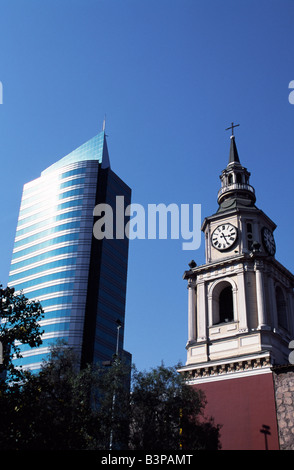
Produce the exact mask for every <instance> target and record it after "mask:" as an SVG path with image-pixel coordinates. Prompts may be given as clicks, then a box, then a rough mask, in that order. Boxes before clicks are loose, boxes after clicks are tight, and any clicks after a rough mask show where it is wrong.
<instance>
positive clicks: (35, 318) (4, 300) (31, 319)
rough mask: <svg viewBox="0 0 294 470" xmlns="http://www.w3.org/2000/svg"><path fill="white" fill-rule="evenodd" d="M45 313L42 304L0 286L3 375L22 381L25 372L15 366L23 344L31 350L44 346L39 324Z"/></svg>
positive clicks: (0, 369)
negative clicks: (20, 378)
mask: <svg viewBox="0 0 294 470" xmlns="http://www.w3.org/2000/svg"><path fill="white" fill-rule="evenodd" d="M43 315H44V312H43V309H42V307H41V304H40V303H39V302H36V301H32V300H28V299H27V298H26V297H25V295H23V294H22V293H20V294H18V295H16V294H15V289H14V288H13V287H6V288H5V289H3V286H2V285H0V342H1V351H2V353H3V354H2V356H3V358H2V359H3V361H2V364H1V365H0V372H2V374H3V372H4V371H5V372H6V374H7V376H8V377H10V378H11V380H15V378H16V377H21V375H22V371H21V369H19V368H16V367H15V366H14V364H13V360H12V359H13V357H14V358H21V357H22V355H21V348H20V344H28V345H29V346H30V347H36V346H40V345H41V344H42V339H41V335H42V331H41V329H40V324H39V322H40V320H41V319H42V318H43Z"/></svg>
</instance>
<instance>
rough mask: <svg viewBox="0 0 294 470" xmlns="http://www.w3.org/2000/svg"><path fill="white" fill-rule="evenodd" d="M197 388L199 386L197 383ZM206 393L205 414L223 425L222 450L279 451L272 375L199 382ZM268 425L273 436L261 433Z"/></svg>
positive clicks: (200, 387) (221, 431)
mask: <svg viewBox="0 0 294 470" xmlns="http://www.w3.org/2000/svg"><path fill="white" fill-rule="evenodd" d="M195 387H196V386H195ZM197 388H199V389H201V390H203V392H204V393H205V395H206V399H207V405H206V407H205V415H206V416H212V417H213V418H214V423H215V424H221V425H222V428H221V430H220V437H221V445H222V449H223V450H266V448H268V449H269V450H278V449H279V441H278V431H277V418H276V407H275V393H274V385H273V377H272V374H269V373H268V374H262V375H254V376H249V377H243V378H238V379H226V380H219V381H215V382H209V383H203V384H199V385H198V386H197ZM263 425H265V426H269V432H270V435H265V434H264V433H262V432H260V431H261V430H262V429H263Z"/></svg>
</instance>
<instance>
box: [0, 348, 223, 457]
mask: <svg viewBox="0 0 294 470" xmlns="http://www.w3.org/2000/svg"><path fill="white" fill-rule="evenodd" d="M130 378H131V393H130ZM204 406H205V398H204V395H203V394H202V392H200V391H197V392H196V391H195V390H194V389H193V388H192V387H191V386H188V385H186V383H185V381H184V379H183V377H182V376H181V375H180V374H179V373H178V372H177V368H176V367H170V368H168V367H164V366H163V365H161V366H159V367H157V368H154V369H152V370H151V371H150V372H138V371H137V369H136V368H135V367H134V368H133V373H132V377H131V375H130V366H129V365H127V364H125V363H123V362H122V361H121V360H119V358H117V357H116V358H114V360H113V361H111V366H110V367H105V366H102V365H97V366H93V365H91V366H90V365H88V366H86V367H85V368H83V369H82V370H80V369H79V367H77V358H76V355H75V353H74V352H73V350H72V349H71V348H69V347H68V346H67V345H66V344H65V343H60V344H56V345H55V346H53V347H52V349H51V353H50V357H49V360H48V361H47V362H44V364H43V366H42V369H41V371H40V372H39V373H38V374H30V373H27V375H26V378H25V380H23V381H22V382H14V383H12V384H10V386H7V388H6V389H5V390H3V391H2V393H0V416H1V426H0V450H1V449H11V450H35V449H38V450H109V449H110V446H111V448H112V449H113V450H140V449H142V450H146V451H149V450H154V451H177V450H196V449H217V448H218V432H219V428H218V426H214V424H213V422H212V421H211V420H205V419H204V418H203V414H202V411H203V409H204ZM111 444H112V445H111Z"/></svg>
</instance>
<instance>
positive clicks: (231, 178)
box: [228, 174, 233, 184]
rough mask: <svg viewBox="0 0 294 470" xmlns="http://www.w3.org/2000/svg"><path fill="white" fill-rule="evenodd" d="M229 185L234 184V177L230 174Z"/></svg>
mask: <svg viewBox="0 0 294 470" xmlns="http://www.w3.org/2000/svg"><path fill="white" fill-rule="evenodd" d="M228 183H229V184H232V183H233V175H232V174H230V175H229V177H228Z"/></svg>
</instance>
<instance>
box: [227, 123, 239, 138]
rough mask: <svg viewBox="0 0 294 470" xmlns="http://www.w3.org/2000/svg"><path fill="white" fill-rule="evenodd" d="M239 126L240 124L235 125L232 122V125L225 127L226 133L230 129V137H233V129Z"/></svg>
mask: <svg viewBox="0 0 294 470" xmlns="http://www.w3.org/2000/svg"><path fill="white" fill-rule="evenodd" d="M238 126H240V124H235V125H234V123H233V122H232V125H231V126H230V127H227V129H226V131H228V130H229V129H232V135H234V127H238Z"/></svg>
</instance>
